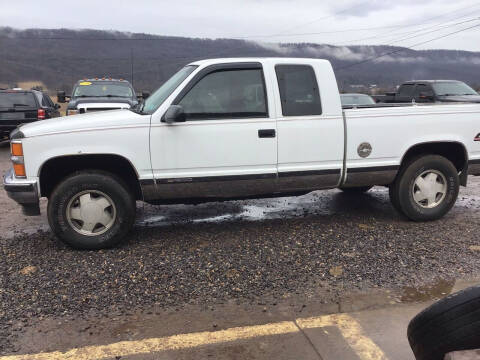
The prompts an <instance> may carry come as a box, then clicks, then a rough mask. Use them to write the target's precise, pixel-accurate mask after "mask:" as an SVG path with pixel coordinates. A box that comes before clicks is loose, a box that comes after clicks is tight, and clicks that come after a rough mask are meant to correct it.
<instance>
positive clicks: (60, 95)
mask: <svg viewBox="0 0 480 360" xmlns="http://www.w3.org/2000/svg"><path fill="white" fill-rule="evenodd" d="M66 97H67V95H65V91H57V101H58V102H59V103H65V102H67V101H66Z"/></svg>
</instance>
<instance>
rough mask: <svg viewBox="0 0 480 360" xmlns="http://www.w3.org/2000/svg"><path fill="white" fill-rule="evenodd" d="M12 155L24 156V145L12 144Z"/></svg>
mask: <svg viewBox="0 0 480 360" xmlns="http://www.w3.org/2000/svg"><path fill="white" fill-rule="evenodd" d="M11 152H12V155H13V156H23V147H22V143H14V142H12V151H11Z"/></svg>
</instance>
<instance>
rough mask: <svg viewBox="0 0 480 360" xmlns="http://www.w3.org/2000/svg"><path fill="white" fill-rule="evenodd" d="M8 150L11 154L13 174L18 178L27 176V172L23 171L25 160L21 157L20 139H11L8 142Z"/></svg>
mask: <svg viewBox="0 0 480 360" xmlns="http://www.w3.org/2000/svg"><path fill="white" fill-rule="evenodd" d="M10 152H11V154H12V157H11V160H12V163H13V171H14V172H15V176H16V177H18V178H25V177H27V172H26V171H25V162H24V159H23V146H22V143H21V142H20V141H18V140H17V141H11V142H10Z"/></svg>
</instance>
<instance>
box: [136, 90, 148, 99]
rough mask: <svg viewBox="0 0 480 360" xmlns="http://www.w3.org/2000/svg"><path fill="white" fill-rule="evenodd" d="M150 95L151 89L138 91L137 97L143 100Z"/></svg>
mask: <svg viewBox="0 0 480 360" xmlns="http://www.w3.org/2000/svg"><path fill="white" fill-rule="evenodd" d="M149 97H150V91H142V92H140V93H137V99H138V100H139V101H141V100H146V99H148V98H149Z"/></svg>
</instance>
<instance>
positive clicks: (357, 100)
mask: <svg viewBox="0 0 480 360" xmlns="http://www.w3.org/2000/svg"><path fill="white" fill-rule="evenodd" d="M340 100H341V102H342V106H345V107H350V106H358V105H360V106H368V105H375V100H373V98H372V97H371V96H370V95H366V94H340Z"/></svg>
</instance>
